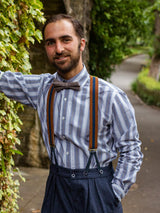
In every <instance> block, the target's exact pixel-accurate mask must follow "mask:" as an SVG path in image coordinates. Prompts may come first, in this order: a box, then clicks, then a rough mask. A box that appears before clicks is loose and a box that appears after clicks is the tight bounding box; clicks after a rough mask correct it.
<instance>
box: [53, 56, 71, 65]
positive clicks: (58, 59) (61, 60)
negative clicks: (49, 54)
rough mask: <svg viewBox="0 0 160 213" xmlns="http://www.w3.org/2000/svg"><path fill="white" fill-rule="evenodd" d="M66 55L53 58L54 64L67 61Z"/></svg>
mask: <svg viewBox="0 0 160 213" xmlns="http://www.w3.org/2000/svg"><path fill="white" fill-rule="evenodd" d="M67 57H68V55H61V56H56V57H54V60H55V62H56V63H64V62H65V61H66V60H67Z"/></svg>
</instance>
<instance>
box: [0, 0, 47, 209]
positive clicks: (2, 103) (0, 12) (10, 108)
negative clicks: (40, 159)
mask: <svg viewBox="0 0 160 213" xmlns="http://www.w3.org/2000/svg"><path fill="white" fill-rule="evenodd" d="M42 8H43V5H42V3H41V2H40V1H39V0H34V1H30V0H7V1H6V0H1V2H0V69H1V70H2V71H6V70H11V71H13V72H22V73H24V74H26V73H27V74H28V73H30V68H31V64H30V62H29V52H28V48H29V46H30V43H34V41H35V39H37V40H38V41H40V40H41V39H42V36H41V32H40V31H39V30H37V29H36V27H35V23H34V21H36V22H43V21H44V18H43V13H42V11H41V10H42ZM19 108H22V105H20V104H18V103H16V102H15V101H11V100H10V99H8V98H7V97H6V96H4V94H0V212H1V213H11V212H12V213H17V212H18V205H17V199H18V197H19V182H18V180H15V179H14V178H13V176H14V169H13V166H14V160H13V155H14V154H16V153H18V154H21V153H20V152H19V151H18V150H17V149H16V144H19V143H20V141H19V139H18V138H17V133H18V132H19V131H20V125H21V124H22V123H21V120H20V119H19V117H18V115H17V111H18V109H19Z"/></svg>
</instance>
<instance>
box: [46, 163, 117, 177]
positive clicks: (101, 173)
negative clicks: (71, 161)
mask: <svg viewBox="0 0 160 213" xmlns="http://www.w3.org/2000/svg"><path fill="white" fill-rule="evenodd" d="M113 172H114V171H113V167H112V163H110V164H109V165H108V166H106V167H100V169H98V168H93V169H89V170H87V171H86V169H68V168H64V167H61V166H57V165H55V164H51V165H50V173H54V174H55V175H59V176H63V177H67V178H73V179H75V178H76V179H83V178H97V177H107V176H110V175H113Z"/></svg>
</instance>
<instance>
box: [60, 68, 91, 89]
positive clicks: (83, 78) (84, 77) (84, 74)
mask: <svg viewBox="0 0 160 213" xmlns="http://www.w3.org/2000/svg"><path fill="white" fill-rule="evenodd" d="M56 79H57V80H59V81H63V82H78V83H79V84H80V86H81V87H82V86H83V85H84V84H85V83H86V82H87V81H88V79H89V73H88V71H87V69H86V67H85V65H84V64H83V69H82V70H81V72H80V73H78V74H77V75H76V76H74V77H73V78H71V79H69V80H66V79H63V78H62V77H61V76H60V75H59V74H58V73H56Z"/></svg>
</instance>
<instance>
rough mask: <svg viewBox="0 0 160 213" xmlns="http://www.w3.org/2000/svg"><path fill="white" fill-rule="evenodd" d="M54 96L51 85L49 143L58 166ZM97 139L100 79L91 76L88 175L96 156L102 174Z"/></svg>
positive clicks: (48, 109) (48, 119)
mask: <svg viewBox="0 0 160 213" xmlns="http://www.w3.org/2000/svg"><path fill="white" fill-rule="evenodd" d="M54 96H55V90H54V86H53V85H51V87H50V89H49V92H48V97H47V127H48V137H49V143H50V147H51V162H52V159H53V154H54V159H55V163H56V165H58V164H57V159H56V156H55V142H54V123H53V111H54V109H53V107H54ZM97 137H98V78H97V77H93V76H90V130H89V151H90V157H89V159H88V163H87V166H86V173H88V170H89V166H90V163H91V159H92V157H93V156H95V160H96V163H97V167H98V169H99V171H100V173H102V170H101V169H100V164H99V161H98V158H97V155H96V150H97V145H98V143H97Z"/></svg>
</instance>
